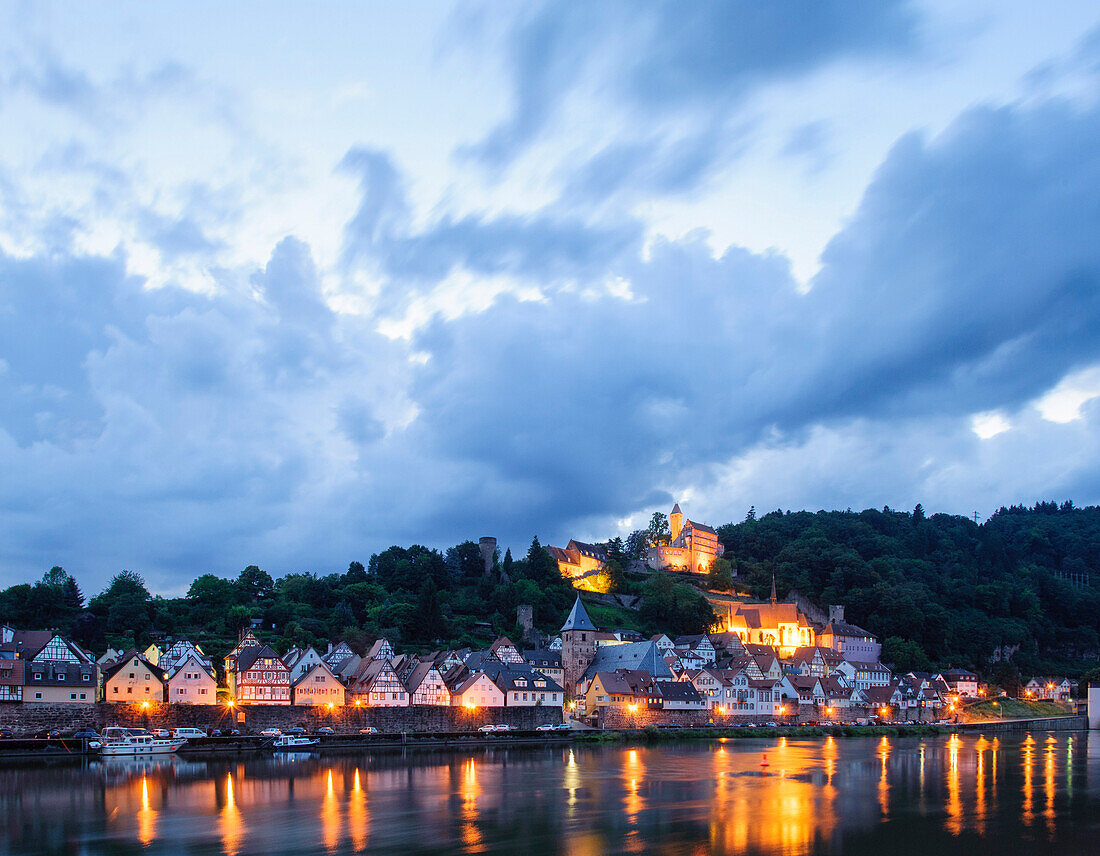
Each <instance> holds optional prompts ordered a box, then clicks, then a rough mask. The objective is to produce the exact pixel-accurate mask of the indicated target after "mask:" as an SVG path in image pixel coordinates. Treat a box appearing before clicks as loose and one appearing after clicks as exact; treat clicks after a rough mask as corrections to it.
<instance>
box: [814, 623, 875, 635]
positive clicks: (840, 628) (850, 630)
mask: <svg viewBox="0 0 1100 856" xmlns="http://www.w3.org/2000/svg"><path fill="white" fill-rule="evenodd" d="M829 633H831V634H832V635H834V636H858V637H860V638H863V637H867V636H869V637H870V638H872V639H877V638H878V637H877V636H875V634H874V633H872V632H871V631H869V630H864V629H863V628H862V627H858V626H856V625H855V624H849V623H848V622H847V621H830V622H829V623H828V624H826V625H825V629H824V630H823V631H822V634H823V635H824V634H829Z"/></svg>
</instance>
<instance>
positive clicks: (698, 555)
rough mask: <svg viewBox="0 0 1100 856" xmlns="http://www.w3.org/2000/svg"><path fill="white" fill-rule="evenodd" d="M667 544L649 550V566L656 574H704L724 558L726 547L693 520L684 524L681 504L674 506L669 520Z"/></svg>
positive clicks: (716, 534) (709, 528) (716, 536)
mask: <svg viewBox="0 0 1100 856" xmlns="http://www.w3.org/2000/svg"><path fill="white" fill-rule="evenodd" d="M668 524H669V540H668V544H667V545H665V544H658V545H656V546H654V547H650V548H649V551H648V552H647V553H646V564H647V565H649V567H651V568H653V570H655V571H657V570H670V571H692V572H694V573H700V574H705V573H706V572H707V571H708V570H709V569H710V565H711V562H713V561H714V560H715V559H716V558H718V557H719V556H721V555H722V553H723V552H724V549H725V548H724V547H723V546H722V543H721V542H720V541H719V540H718V533H717V532H715V531H714V530H713V529H712V528H711V527H709V526H706V525H704V524H702V523H696V522H695V521H694V520H685V519H684V513H683V512H682V511H681V510H680V504H679V503H676V505H674V506H672V513H671V514H669V516H668Z"/></svg>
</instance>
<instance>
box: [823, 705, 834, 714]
mask: <svg viewBox="0 0 1100 856" xmlns="http://www.w3.org/2000/svg"><path fill="white" fill-rule="evenodd" d="M832 712H833V709H832V708H831V707H827V708H825V713H827V714H828V713H832Z"/></svg>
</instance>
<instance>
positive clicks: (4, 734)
mask: <svg viewBox="0 0 1100 856" xmlns="http://www.w3.org/2000/svg"><path fill="white" fill-rule="evenodd" d="M14 736H15V734H14V732H12V730H11V729H10V728H0V739H7V738H11V737H14Z"/></svg>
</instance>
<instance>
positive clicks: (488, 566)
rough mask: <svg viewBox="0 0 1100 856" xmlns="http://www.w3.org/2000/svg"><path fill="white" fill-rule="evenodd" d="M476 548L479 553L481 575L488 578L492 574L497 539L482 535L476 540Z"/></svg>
mask: <svg viewBox="0 0 1100 856" xmlns="http://www.w3.org/2000/svg"><path fill="white" fill-rule="evenodd" d="M477 548H478V550H480V551H481V562H482V574H484V575H485V577H490V576H492V573H493V554H494V553H495V552H496V551H497V539H496V538H493V537H491V536H489V535H483V536H482V537H480V538H478V539H477Z"/></svg>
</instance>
